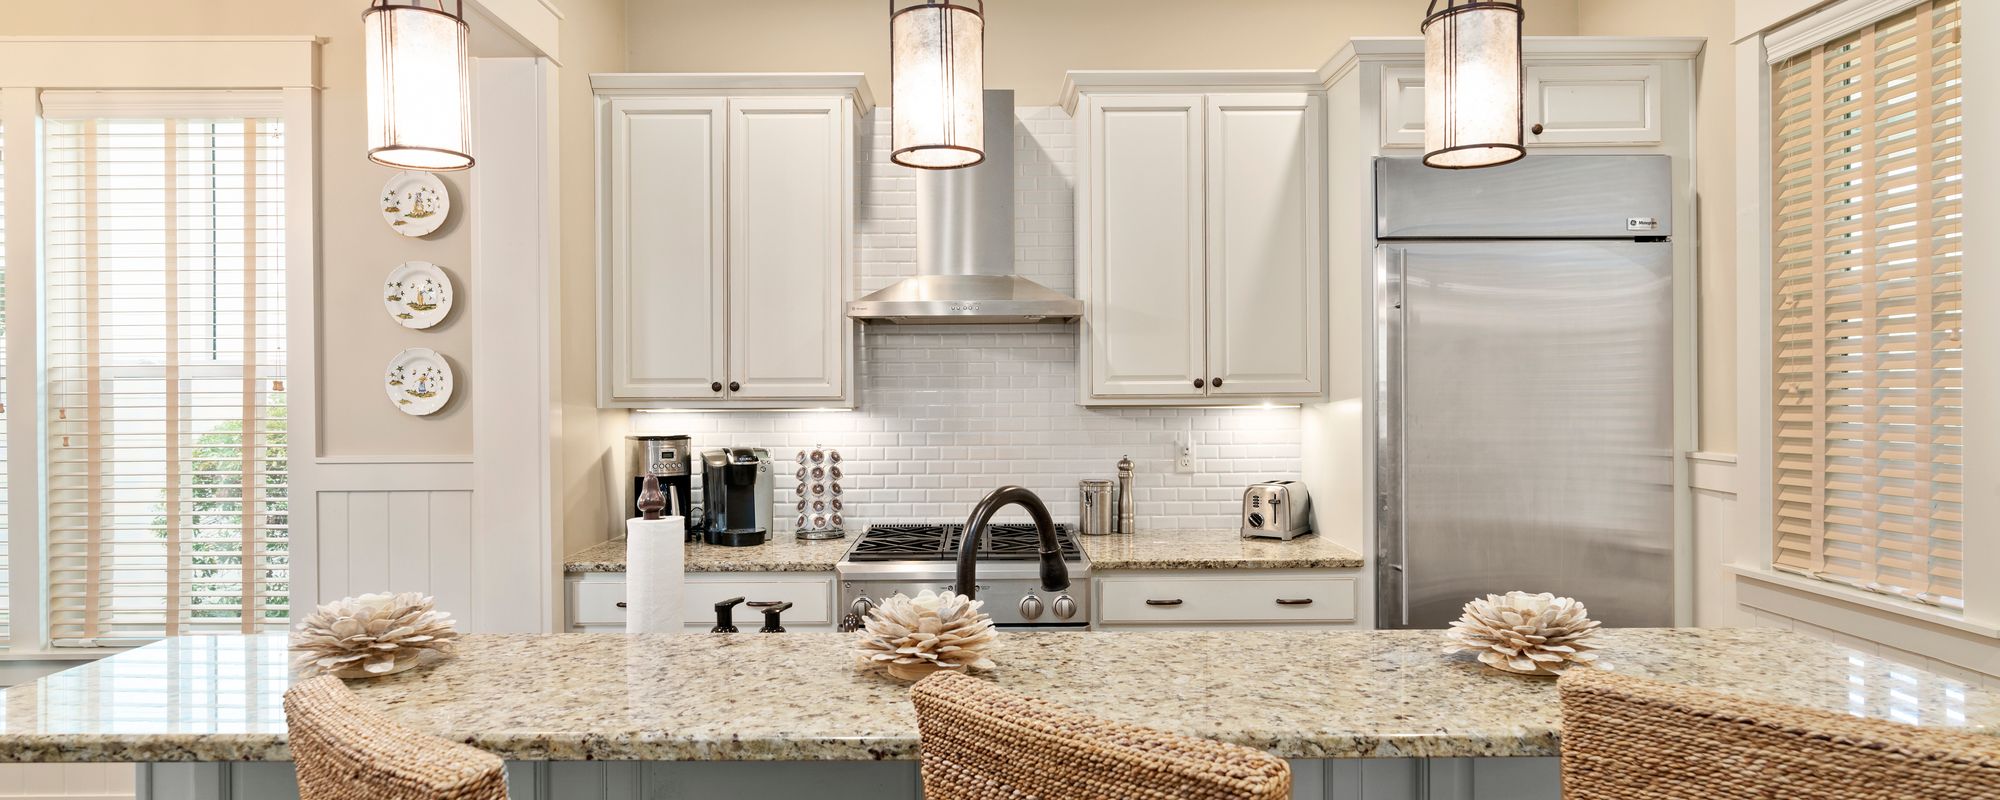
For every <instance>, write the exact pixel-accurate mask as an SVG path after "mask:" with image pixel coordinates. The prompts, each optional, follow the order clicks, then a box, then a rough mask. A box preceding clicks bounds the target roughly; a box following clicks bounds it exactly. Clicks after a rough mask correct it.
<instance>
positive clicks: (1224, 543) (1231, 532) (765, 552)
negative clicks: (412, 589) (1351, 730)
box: [563, 528, 1365, 573]
mask: <svg viewBox="0 0 2000 800" xmlns="http://www.w3.org/2000/svg"><path fill="white" fill-rule="evenodd" d="M1077 539H1078V540H1080V541H1082V543H1083V552H1084V554H1085V555H1086V556H1088V557H1089V558H1090V563H1091V568H1092V569H1097V570H1114V569H1135V570H1136V569H1322V568H1342V569H1351V568H1355V567H1360V566H1362V565H1363V564H1364V563H1365V562H1364V561H1363V560H1362V558H1361V555H1360V554H1358V553H1356V552H1354V551H1353V550H1349V549H1347V548H1345V547H1342V546H1340V545H1338V544H1335V543H1333V542H1330V541H1327V540H1324V539H1321V538H1320V537H1319V536H1318V535H1312V536H1305V537H1301V538H1298V539H1293V540H1291V541H1289V542H1282V541H1278V540H1276V539H1245V538H1242V537H1241V536H1239V535H1238V534H1237V532H1236V530H1235V529H1233V528H1232V529H1228V530H1223V529H1208V530H1157V531H1140V532H1138V533H1134V534H1114V535H1111V536H1079V537H1077ZM853 541H854V540H853V538H851V537H850V538H844V539H832V540H825V541H801V540H799V539H796V538H794V537H793V536H792V535H791V534H789V533H781V534H778V535H776V536H774V537H772V538H771V541H769V542H766V543H764V544H761V545H757V546H755V547H716V546H714V545H707V544H690V545H688V546H687V571H689V572H832V571H833V565H834V562H836V561H839V560H840V556H841V555H842V554H843V553H846V552H847V546H848V545H849V544H852V543H853ZM563 571H564V572H568V573H578V572H624V571H625V540H624V539H623V538H619V539H613V540H611V541H608V542H605V543H603V544H599V545H595V546H593V547H589V548H586V549H584V550H581V551H578V552H576V553H572V554H570V556H569V557H568V558H566V559H564V560H563Z"/></svg>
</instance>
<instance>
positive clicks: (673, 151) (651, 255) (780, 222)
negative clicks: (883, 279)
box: [591, 74, 871, 408]
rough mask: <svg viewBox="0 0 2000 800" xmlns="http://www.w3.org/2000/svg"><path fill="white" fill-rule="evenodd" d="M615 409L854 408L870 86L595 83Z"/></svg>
mask: <svg viewBox="0 0 2000 800" xmlns="http://www.w3.org/2000/svg"><path fill="white" fill-rule="evenodd" d="M591 84H592V88H593V90H594V91H595V92H596V94H597V96H598V105H599V119H598V124H599V147H600V153H599V159H598V168H599V176H598V178H599V180H598V185H599V190H600V192H601V197H600V208H602V209H603V211H604V213H602V214H601V220H602V221H601V222H600V231H599V235H600V247H599V275H598V286H599V293H600V296H599V303H600V311H601V313H600V314H599V325H600V329H599V338H598V350H599V396H598V404H599V406H601V407H606V408H661V407H678V408H727V407H745V408H782V407H828V406H831V407H851V406H852V405H853V397H854V392H853V385H854V378H853V376H854V363H853V362H854V355H853V351H854V323H852V322H851V321H849V320H848V319H847V317H846V315H845V313H844V307H845V304H846V301H847V293H848V290H849V288H850V287H851V286H852V285H853V273H854V270H853V246H852V243H853V227H854V226H853V220H854V135H855V133H854V125H855V120H856V118H857V117H858V116H860V115H862V114H866V113H867V110H868V106H869V104H870V102H871V101H870V100H869V98H868V90H867V86H866V83H865V82H864V81H862V79H861V78H860V76H858V75H846V74H838V75H593V76H591Z"/></svg>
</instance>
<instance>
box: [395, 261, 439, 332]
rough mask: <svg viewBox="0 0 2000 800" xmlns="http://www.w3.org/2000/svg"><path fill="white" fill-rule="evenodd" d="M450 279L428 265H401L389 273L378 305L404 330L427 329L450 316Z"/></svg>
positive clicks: (413, 263)
mask: <svg viewBox="0 0 2000 800" xmlns="http://www.w3.org/2000/svg"><path fill="white" fill-rule="evenodd" d="M451 297H452V290H451V276H449V275H446V274H445V273H444V270H443V269H440V268H439V267H438V265H436V264H433V263H431V262H429V261H405V262H403V263H402V265H400V266H398V267H396V268H395V269H392V270H390V271H389V279H388V280H387V281H385V282H384V283H383V286H382V305H383V307H385V308H387V309H389V317H390V318H391V319H394V320H396V324H398V325H401V326H403V327H405V328H418V329H422V328H428V327H430V326H432V325H436V324H438V323H440V322H443V321H444V318H445V317H448V316H450V315H451Z"/></svg>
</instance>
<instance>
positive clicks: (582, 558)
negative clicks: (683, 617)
mask: <svg viewBox="0 0 2000 800" xmlns="http://www.w3.org/2000/svg"><path fill="white" fill-rule="evenodd" d="M853 543H854V539H853V538H852V537H848V538H842V539H823V540H818V541H806V540H802V539H798V538H796V537H794V536H792V535H791V534H789V533H780V534H778V535H776V536H773V537H771V540H770V541H768V542H765V543H763V544H760V545H757V546H755V547H717V546H715V545H712V544H691V545H688V546H687V571H688V572H832V571H833V562H835V561H839V560H840V556H841V554H842V553H845V552H847V546H848V545H850V544H853ZM563 571H564V572H570V573H575V572H624V571H625V539H624V538H623V537H620V538H617V539H612V540H611V541H608V542H605V543H603V544H600V545H596V546H594V547H590V548H586V549H584V550H581V551H578V552H576V553H572V554H570V556H569V557H568V558H565V559H563Z"/></svg>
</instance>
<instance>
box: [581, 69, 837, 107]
mask: <svg viewBox="0 0 2000 800" xmlns="http://www.w3.org/2000/svg"><path fill="white" fill-rule="evenodd" d="M590 91H591V92H592V93H594V94H597V95H598V96H600V97H615V96H618V95H659V94H675V95H733V96H738V97H742V96H757V95H798V94H815V95H819V94H845V95H847V97H848V98H849V99H851V100H853V101H854V116H855V117H857V118H859V117H866V116H868V113H869V112H871V111H874V110H875V93H874V91H873V90H871V89H869V88H868V77H867V76H866V75H864V74H862V73H859V72H593V73H591V75H590Z"/></svg>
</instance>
